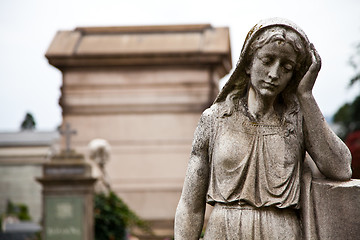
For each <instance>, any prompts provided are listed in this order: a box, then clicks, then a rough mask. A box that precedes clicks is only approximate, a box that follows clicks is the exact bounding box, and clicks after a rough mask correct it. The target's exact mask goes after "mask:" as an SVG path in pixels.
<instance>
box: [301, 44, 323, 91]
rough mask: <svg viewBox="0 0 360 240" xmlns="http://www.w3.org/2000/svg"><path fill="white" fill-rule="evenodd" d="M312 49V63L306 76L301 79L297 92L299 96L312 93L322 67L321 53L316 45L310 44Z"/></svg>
mask: <svg viewBox="0 0 360 240" xmlns="http://www.w3.org/2000/svg"><path fill="white" fill-rule="evenodd" d="M310 51H311V56H312V63H311V65H310V67H309V69H308V70H307V72H306V73H305V75H304V77H303V78H302V79H301V81H300V83H299V86H298V89H297V94H298V96H306V95H309V94H310V95H311V94H312V89H313V87H314V84H315V81H316V78H317V75H318V73H319V71H320V68H321V58H320V55H319V53H318V52H317V51H316V49H315V47H314V45H313V44H312V43H311V44H310Z"/></svg>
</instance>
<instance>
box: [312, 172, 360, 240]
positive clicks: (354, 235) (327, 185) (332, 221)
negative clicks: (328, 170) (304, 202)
mask: <svg viewBox="0 0 360 240" xmlns="http://www.w3.org/2000/svg"><path fill="white" fill-rule="evenodd" d="M311 195H312V198H313V204H314V215H315V219H316V222H317V223H318V224H317V225H318V226H317V232H318V236H319V239H334V240H335V239H359V236H360V227H359V222H360V180H358V179H352V180H350V181H346V182H337V181H331V180H327V179H314V180H313V181H312V190H311Z"/></svg>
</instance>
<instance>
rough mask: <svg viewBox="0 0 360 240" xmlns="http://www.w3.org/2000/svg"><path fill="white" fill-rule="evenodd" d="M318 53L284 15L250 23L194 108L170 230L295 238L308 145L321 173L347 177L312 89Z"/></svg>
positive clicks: (191, 235) (185, 235)
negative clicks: (196, 116)
mask: <svg viewBox="0 0 360 240" xmlns="http://www.w3.org/2000/svg"><path fill="white" fill-rule="evenodd" d="M320 67H321V60H320V57H319V55H318V53H317V51H316V50H315V48H314V46H313V45H312V44H310V42H309V40H308V38H307V37H306V35H305V33H304V32H303V31H302V30H301V29H300V28H299V27H298V26H296V25H295V24H293V23H291V22H289V21H287V20H284V19H268V20H265V21H261V22H260V23H258V24H257V25H255V27H254V28H252V29H251V30H250V32H249V34H248V35H247V37H246V40H245V43H244V46H243V49H242V51H241V55H240V59H239V62H238V64H237V66H236V69H235V71H234V72H233V74H232V75H231V77H230V79H229V81H228V82H227V83H226V85H225V86H224V88H223V89H222V90H221V92H220V94H219V95H218V97H217V98H216V100H215V102H214V104H213V105H212V106H211V107H210V108H209V109H207V110H205V111H204V113H203V114H202V116H201V119H200V122H199V125H198V127H197V129H196V132H195V137H194V141H193V148H192V152H191V157H190V161H189V165H188V170H187V174H186V178H185V183H184V187H183V191H182V195H181V199H180V202H179V205H178V208H177V211H176V217H175V239H176V240H181V239H184V240H190V239H199V237H200V234H201V231H202V227H203V222H204V212H205V205H206V203H208V204H210V205H213V206H214V209H213V211H212V213H211V215H210V219H209V221H208V224H207V227H206V231H205V236H204V239H210V240H215V239H216V240H221V239H302V229H301V225H302V224H301V221H300V217H299V214H298V212H299V211H298V210H299V208H300V195H301V192H300V185H301V175H302V168H303V163H304V157H305V153H306V152H308V153H309V155H310V156H311V158H312V159H313V161H314V162H315V164H316V165H317V167H318V168H319V170H320V171H321V173H322V174H323V175H325V176H326V177H327V178H330V179H335V180H348V179H350V177H351V168H350V163H351V155H350V152H349V150H348V148H347V147H346V146H345V144H344V143H343V142H342V141H341V140H340V139H339V138H338V137H337V136H336V135H335V134H334V133H333V132H332V131H331V129H330V128H329V126H328V125H327V123H326V122H325V120H324V117H323V115H322V113H321V112H320V109H319V107H318V106H317V104H316V102H315V99H314V97H313V94H312V89H313V86H314V83H315V80H316V78H317V75H318V72H319V70H320Z"/></svg>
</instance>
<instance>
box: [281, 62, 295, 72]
mask: <svg viewBox="0 0 360 240" xmlns="http://www.w3.org/2000/svg"><path fill="white" fill-rule="evenodd" d="M283 68H284V69H285V71H288V72H290V71H293V70H294V66H293V65H292V64H290V63H285V64H283Z"/></svg>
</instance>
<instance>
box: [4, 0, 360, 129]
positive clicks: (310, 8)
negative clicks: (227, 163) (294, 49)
mask: <svg viewBox="0 0 360 240" xmlns="http://www.w3.org/2000/svg"><path fill="white" fill-rule="evenodd" d="M359 13H360V1H358V0H341V1H339V0H316V1H315V0H302V1H290V0H283V1H282V0H272V1H268V0H264V1H260V0H251V1H250V0H249V1H241V0H218V1H211V0H207V1H203V0H181V1H177V0H176V1H171V0H162V1H159V0H153V1H152V0H101V1H100V0H99V1H92V0H61V1H58V0H56V1H55V0H0V26H1V28H0V29H1V31H0V34H1V35H0V112H1V116H0V131H16V130H18V129H19V126H20V124H21V121H22V120H23V118H24V116H25V113H26V112H31V113H32V114H33V115H34V117H35V119H36V122H37V129H38V130H53V129H55V128H56V127H57V126H58V125H59V124H60V123H61V108H60V106H59V105H58V99H59V97H60V86H61V81H62V80H61V73H60V71H59V70H57V69H56V68H54V67H52V66H50V65H49V64H48V62H47V60H46V58H45V57H44V54H45V52H46V50H47V48H48V46H49V45H50V43H51V41H52V39H53V37H54V36H55V33H56V32H57V31H58V30H73V29H74V28H76V27H79V26H128V25H159V24H199V23H210V24H211V25H213V26H214V27H222V26H228V27H229V28H230V34H231V47H232V56H233V65H235V63H236V61H237V58H238V56H239V53H240V50H241V47H242V44H243V42H244V39H245V36H246V34H247V32H248V31H249V30H250V28H251V27H252V26H253V25H254V24H256V23H257V22H258V21H259V20H260V19H263V18H269V17H283V18H288V19H290V20H292V21H293V22H295V23H296V24H298V25H299V26H300V27H301V28H302V29H303V30H304V31H305V33H306V34H307V35H308V37H309V39H310V41H311V42H313V43H314V45H315V47H316V48H317V50H318V51H319V53H320V55H321V57H322V61H323V66H322V69H321V72H320V74H319V77H318V80H317V83H316V85H315V89H314V95H315V98H316V99H317V102H318V104H319V106H320V108H321V110H322V111H323V113H324V115H326V116H331V115H333V114H334V113H335V112H336V110H337V109H338V108H339V107H340V106H341V105H342V104H343V103H345V102H348V101H351V100H352V99H353V98H354V97H355V96H356V95H357V93H358V91H359V87H358V86H355V87H353V88H351V89H349V88H348V83H349V79H350V78H351V76H352V75H353V74H354V70H353V69H352V68H351V67H350V65H349V64H348V60H349V57H350V55H351V54H352V52H354V45H355V44H356V43H357V42H360V14H359Z"/></svg>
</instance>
